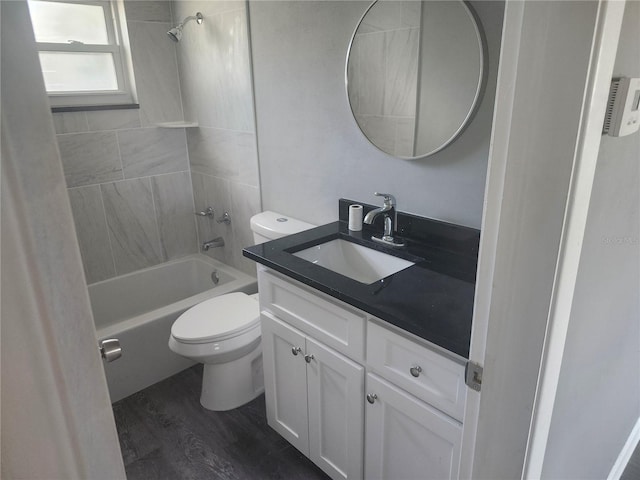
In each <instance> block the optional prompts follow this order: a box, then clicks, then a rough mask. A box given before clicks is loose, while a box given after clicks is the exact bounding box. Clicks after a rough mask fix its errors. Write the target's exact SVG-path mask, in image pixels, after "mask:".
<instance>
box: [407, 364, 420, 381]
mask: <svg viewBox="0 0 640 480" xmlns="http://www.w3.org/2000/svg"><path fill="white" fill-rule="evenodd" d="M409 371H410V372H411V375H413V376H414V377H416V378H417V377H419V376H420V373H422V367H421V366H420V365H416V366H415V367H411V368H410V369H409Z"/></svg>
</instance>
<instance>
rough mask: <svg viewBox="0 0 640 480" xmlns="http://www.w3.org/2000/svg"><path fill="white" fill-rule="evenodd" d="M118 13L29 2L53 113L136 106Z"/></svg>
mask: <svg viewBox="0 0 640 480" xmlns="http://www.w3.org/2000/svg"><path fill="white" fill-rule="evenodd" d="M119 7H120V8H119ZM121 7H122V5H118V4H116V3H115V2H110V1H76V0H29V11H30V12H31V21H32V23H33V30H34V33H35V38H36V44H37V48H38V53H39V56H40V66H41V68H42V74H43V76H44V83H45V87H46V89H47V93H48V95H49V99H50V101H51V106H52V107H54V108H55V107H91V106H104V105H116V104H118V105H122V104H134V103H135V102H136V99H135V94H134V91H133V78H132V75H131V73H130V72H131V68H130V61H129V58H130V57H129V52H128V49H127V48H125V47H128V45H127V41H126V28H125V25H126V23H125V22H124V18H120V14H121V13H122V9H121Z"/></svg>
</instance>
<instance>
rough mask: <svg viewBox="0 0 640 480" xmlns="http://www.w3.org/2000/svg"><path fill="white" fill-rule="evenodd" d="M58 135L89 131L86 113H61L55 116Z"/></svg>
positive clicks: (54, 121) (54, 124)
mask: <svg viewBox="0 0 640 480" xmlns="http://www.w3.org/2000/svg"><path fill="white" fill-rule="evenodd" d="M53 126H54V128H55V129H56V133H78V132H86V131H87V130H89V126H88V125H87V119H86V117H85V112H61V113H54V114H53Z"/></svg>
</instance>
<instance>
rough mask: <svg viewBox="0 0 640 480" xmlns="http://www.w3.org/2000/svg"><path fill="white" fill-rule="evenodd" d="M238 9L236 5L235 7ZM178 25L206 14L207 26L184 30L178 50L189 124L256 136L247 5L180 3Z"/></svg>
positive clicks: (176, 12)
mask: <svg viewBox="0 0 640 480" xmlns="http://www.w3.org/2000/svg"><path fill="white" fill-rule="evenodd" d="M232 3H233V2H232ZM174 6H175V12H174V17H175V19H178V18H183V17H184V16H186V15H193V12H195V11H201V12H202V14H203V15H204V18H205V21H204V23H203V24H202V25H200V26H197V27H195V26H193V25H191V24H190V25H188V26H193V27H195V28H192V29H191V30H190V31H189V32H187V31H186V29H185V35H184V36H183V38H182V41H181V42H180V43H179V44H178V45H177V47H176V48H177V52H178V64H179V71H180V79H181V87H182V94H183V99H184V111H185V118H186V119H188V120H191V119H197V120H198V122H199V124H200V125H201V126H205V127H215V128H224V129H230V130H241V131H255V126H254V117H253V92H252V85H251V67H250V59H249V40H248V32H247V15H246V9H245V4H244V2H235V6H236V8H235V9H234V10H228V9H225V5H224V4H219V3H218V2H208V1H197V2H175V3H174Z"/></svg>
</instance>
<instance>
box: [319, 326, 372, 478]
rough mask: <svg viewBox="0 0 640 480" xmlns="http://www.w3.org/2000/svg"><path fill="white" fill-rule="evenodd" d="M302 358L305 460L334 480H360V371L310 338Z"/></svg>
mask: <svg viewBox="0 0 640 480" xmlns="http://www.w3.org/2000/svg"><path fill="white" fill-rule="evenodd" d="M306 354H307V359H308V360H309V363H308V364H307V388H308V402H309V452H310V457H309V458H311V461H313V463H315V464H316V465H318V466H319V467H320V468H321V469H322V470H324V471H325V472H326V473H327V474H328V475H329V476H330V477H331V478H333V479H334V480H338V479H361V478H362V470H363V428H364V403H363V399H364V396H363V395H364V367H362V366H361V365H358V364H357V363H354V362H352V361H351V360H349V359H348V358H346V357H345V356H343V355H341V354H339V353H338V352H336V351H335V350H332V349H330V348H328V347H326V346H324V345H322V344H321V343H318V342H317V341H315V340H314V339H312V338H310V337H307V351H306ZM311 355H312V356H313V358H311Z"/></svg>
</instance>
